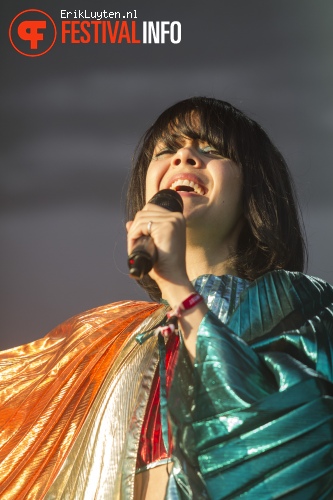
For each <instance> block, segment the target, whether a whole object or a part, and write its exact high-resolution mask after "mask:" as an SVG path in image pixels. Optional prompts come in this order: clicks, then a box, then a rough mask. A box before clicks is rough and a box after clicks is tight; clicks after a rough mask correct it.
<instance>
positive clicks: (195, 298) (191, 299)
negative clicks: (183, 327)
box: [167, 293, 203, 319]
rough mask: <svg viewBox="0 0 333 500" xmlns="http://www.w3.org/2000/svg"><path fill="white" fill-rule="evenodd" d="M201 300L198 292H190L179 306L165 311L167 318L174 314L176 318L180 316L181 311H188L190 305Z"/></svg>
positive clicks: (192, 305)
mask: <svg viewBox="0 0 333 500" xmlns="http://www.w3.org/2000/svg"><path fill="white" fill-rule="evenodd" d="M202 301H203V298H202V297H201V295H200V294H199V293H191V295H189V296H188V297H186V299H185V300H183V302H182V303H181V304H179V306H177V307H175V308H174V309H172V311H169V312H168V313H167V318H168V319H170V318H172V317H173V316H176V318H180V317H181V315H182V313H183V311H188V310H189V309H192V307H194V306H196V305H197V304H199V303H200V302H202Z"/></svg>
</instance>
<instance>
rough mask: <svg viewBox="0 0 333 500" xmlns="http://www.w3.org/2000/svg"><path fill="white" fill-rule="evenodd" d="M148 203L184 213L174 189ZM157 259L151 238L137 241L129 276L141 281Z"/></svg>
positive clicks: (159, 194)
mask: <svg viewBox="0 0 333 500" xmlns="http://www.w3.org/2000/svg"><path fill="white" fill-rule="evenodd" d="M148 203H153V204H154V205H158V206H159V207H163V208H166V209H167V210H170V212H180V213H183V208H184V204H183V200H182V197H181V196H180V194H178V193H177V191H174V190H173V189H162V190H161V191H159V192H158V193H156V194H155V195H154V196H153V197H152V199H151V200H149V202H148ZM156 259H157V252H156V248H155V245H154V240H153V239H152V238H151V237H150V236H141V237H140V238H138V239H137V241H136V243H135V245H134V248H133V250H132V253H131V254H130V255H129V256H128V261H127V262H128V267H129V274H130V276H131V277H132V278H135V279H136V280H139V279H141V278H143V277H144V275H145V274H148V273H149V271H150V270H151V269H152V268H153V266H154V264H155V262H156Z"/></svg>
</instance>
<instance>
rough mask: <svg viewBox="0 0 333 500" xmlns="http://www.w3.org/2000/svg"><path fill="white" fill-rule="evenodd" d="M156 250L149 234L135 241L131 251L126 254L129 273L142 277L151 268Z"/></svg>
mask: <svg viewBox="0 0 333 500" xmlns="http://www.w3.org/2000/svg"><path fill="white" fill-rule="evenodd" d="M156 257H157V252H156V248H155V245H154V240H153V238H152V237H151V236H141V237H140V238H138V240H137V241H136V243H135V245H134V247H133V250H132V253H131V254H130V255H129V256H128V267H129V275H130V276H131V277H132V278H134V279H136V280H140V279H142V278H143V277H144V276H145V275H146V274H148V273H149V271H151V270H152V268H153V266H154V264H155V262H156Z"/></svg>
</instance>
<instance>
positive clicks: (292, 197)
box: [127, 97, 307, 300]
mask: <svg viewBox="0 0 333 500" xmlns="http://www.w3.org/2000/svg"><path fill="white" fill-rule="evenodd" d="M198 118H199V120H198ZM175 133H176V134H177V135H178V136H184V137H188V138H192V139H202V140H205V141H207V142H208V143H209V144H211V145H212V146H214V148H216V149H217V150H218V151H219V153H220V154H221V155H223V156H224V157H226V158H229V159H231V160H232V161H234V162H235V163H237V164H238V165H240V166H241V168H242V172H243V184H244V186H243V210H244V216H245V220H246V222H245V224H244V227H243V229H242V232H241V234H240V237H239V241H238V247H237V251H236V253H235V255H234V256H232V260H233V264H234V267H235V269H236V270H237V274H238V276H240V277H242V278H246V279H249V280H254V279H256V278H258V277H259V276H261V275H262V274H264V273H266V272H268V271H273V270H274V269H285V270H288V271H303V269H304V265H305V261H306V258H307V251H306V245H305V240H304V237H303V223H302V220H301V219H300V216H299V206H298V202H297V197H296V194H295V191H294V187H293V182H292V179H291V176H290V173H289V169H288V166H287V164H286V162H285V160H284V158H283V156H282V155H281V153H280V152H279V151H278V149H277V148H276V147H275V146H274V144H273V143H272V142H271V140H270V139H269V137H268V136H267V134H266V132H265V131H264V130H263V129H262V127H261V126H260V125H259V124H258V123H256V122H255V121H254V120H252V119H250V118H249V117H247V116H246V115H245V114H244V113H243V112H241V111H239V110H238V109H237V108H235V107H234V106H232V105H231V104H229V103H228V102H225V101H220V100H217V99H213V98H207V97H192V98H190V99H186V100H184V101H181V102H179V103H177V104H174V105H173V106H171V107H170V108H168V109H167V110H165V111H164V112H163V113H162V114H161V115H160V116H159V117H158V118H157V120H156V121H155V123H154V124H153V125H152V126H151V127H150V128H149V129H148V130H147V132H146V133H145V135H144V136H143V138H142V140H141V142H140V143H139V146H138V148H137V154H136V160H135V162H134V166H133V170H132V173H131V177H130V181H129V187H128V193H127V220H132V219H133V218H134V216H135V214H136V212H137V211H138V210H141V209H142V208H143V206H144V205H145V203H146V200H145V182H146V173H147V169H148V166H149V164H150V161H151V158H152V155H153V150H154V147H155V145H156V143H157V142H158V141H159V140H160V139H163V140H164V141H165V142H169V141H172V140H173V142H174V135H175ZM140 284H141V285H142V286H143V288H145V290H146V291H147V292H148V294H149V295H150V297H151V298H152V299H153V300H159V298H160V296H161V294H160V290H159V288H158V286H157V284H156V283H155V281H153V280H152V279H151V278H150V277H149V276H146V277H145V278H144V279H143V280H141V282H140Z"/></svg>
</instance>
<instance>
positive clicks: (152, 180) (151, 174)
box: [146, 163, 167, 202]
mask: <svg viewBox="0 0 333 500" xmlns="http://www.w3.org/2000/svg"><path fill="white" fill-rule="evenodd" d="M166 170H167V168H163V165H161V164H160V165H156V163H151V164H150V165H149V167H148V170H147V175H146V202H148V201H149V200H150V199H151V198H152V197H153V196H154V194H156V193H157V191H159V188H160V184H161V180H162V178H163V176H164V174H165V171H166Z"/></svg>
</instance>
